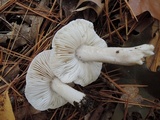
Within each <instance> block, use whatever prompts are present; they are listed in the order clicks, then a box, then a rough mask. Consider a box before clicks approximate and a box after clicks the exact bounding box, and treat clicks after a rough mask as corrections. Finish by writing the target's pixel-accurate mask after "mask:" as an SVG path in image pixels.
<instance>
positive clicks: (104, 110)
mask: <svg viewBox="0 0 160 120" xmlns="http://www.w3.org/2000/svg"><path fill="white" fill-rule="evenodd" d="M77 18H83V19H86V20H88V21H91V22H92V23H93V24H94V29H95V31H96V33H97V34H98V35H99V36H100V37H101V38H102V39H103V40H104V41H105V42H106V43H107V44H108V47H132V46H137V45H141V44H149V43H151V44H153V45H154V46H155V51H154V52H155V55H154V56H152V57H149V58H147V59H146V62H145V63H144V64H143V65H141V66H137V65H135V66H130V67H125V66H119V65H111V64H103V68H102V72H101V74H100V76H99V78H98V79H97V80H96V81H95V82H93V83H91V84H89V85H87V86H85V87H82V86H79V85H75V86H74V88H75V89H77V90H79V91H81V92H84V93H85V94H87V95H88V96H90V97H91V98H92V99H93V100H94V102H95V104H96V106H95V108H93V109H92V110H90V111H88V112H87V113H83V111H81V110H79V109H76V108H75V107H74V106H72V105H71V104H69V103H67V104H66V105H64V106H62V107H60V108H57V109H53V110H52V109H49V110H46V111H38V110H36V109H34V108H33V107H32V106H31V105H30V104H29V103H28V101H27V99H26V97H25V95H24V90H25V85H26V79H25V77H26V73H27V70H28V67H29V65H30V62H31V61H32V59H34V57H35V56H36V55H37V54H38V53H40V52H42V51H44V50H48V49H51V43H52V39H53V37H54V35H55V33H56V32H57V31H58V30H59V29H60V28H62V27H63V26H65V25H66V24H67V23H69V22H70V21H72V20H75V19H77ZM159 33H160V32H159V20H157V19H155V18H153V17H152V16H151V14H150V13H149V12H143V13H142V14H140V15H138V16H136V15H135V14H134V11H132V9H131V8H130V6H129V4H128V2H126V1H125V0H111V1H110V0H102V2H100V0H33V1H32V0H1V1H0V73H1V75H0V93H1V95H0V119H1V120H14V119H16V120H122V119H123V120H144V119H146V120H159V119H160V110H159V109H160V104H159V98H160V89H159V84H160V82H159V80H160V73H159V71H160V69H159V65H160V55H159V54H160V52H159V51H160V49H159V45H160V39H159ZM133 57H134V56H133Z"/></svg>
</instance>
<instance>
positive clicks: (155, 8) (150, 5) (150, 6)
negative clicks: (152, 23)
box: [129, 0, 160, 20]
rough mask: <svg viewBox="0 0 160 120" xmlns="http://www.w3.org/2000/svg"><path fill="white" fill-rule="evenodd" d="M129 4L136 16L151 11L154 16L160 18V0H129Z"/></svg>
mask: <svg viewBox="0 0 160 120" xmlns="http://www.w3.org/2000/svg"><path fill="white" fill-rule="evenodd" d="M129 5H130V7H131V9H132V10H133V12H134V14H135V15H136V16H137V15H140V14H141V13H143V12H145V11H149V12H150V14H151V15H152V16H153V17H154V18H156V19H158V20H160V12H159V11H160V7H159V6H160V0H129Z"/></svg>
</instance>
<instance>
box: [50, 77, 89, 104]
mask: <svg viewBox="0 0 160 120" xmlns="http://www.w3.org/2000/svg"><path fill="white" fill-rule="evenodd" d="M51 86H52V89H53V90H54V91H55V92H56V93H57V94H59V95H60V96H62V97H63V98H64V99H65V100H67V101H68V102H69V103H71V104H72V105H74V102H77V103H80V102H81V100H82V99H83V98H84V97H85V96H86V95H85V94H84V93H82V92H80V91H77V90H75V89H73V88H72V87H70V86H69V85H67V84H65V83H63V82H61V81H60V80H59V79H58V78H55V79H54V80H53V81H52V85H51Z"/></svg>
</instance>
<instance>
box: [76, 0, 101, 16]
mask: <svg viewBox="0 0 160 120" xmlns="http://www.w3.org/2000/svg"><path fill="white" fill-rule="evenodd" d="M103 8H104V3H102V2H101V1H100V0H79V2H78V4H77V6H76V10H74V11H83V12H84V11H85V10H89V9H91V10H93V11H94V12H95V13H96V17H98V16H99V15H100V13H101V12H102V10H103ZM84 14H86V13H84ZM88 15H89V14H88Z"/></svg>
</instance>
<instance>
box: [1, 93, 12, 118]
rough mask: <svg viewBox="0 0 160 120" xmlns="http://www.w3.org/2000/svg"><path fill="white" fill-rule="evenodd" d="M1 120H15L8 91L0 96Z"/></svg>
mask: <svg viewBox="0 0 160 120" xmlns="http://www.w3.org/2000/svg"><path fill="white" fill-rule="evenodd" d="M0 120H15V117H14V114H13V110H12V106H11V102H10V99H9V95H8V91H5V92H4V93H2V94H1V95H0Z"/></svg>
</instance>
